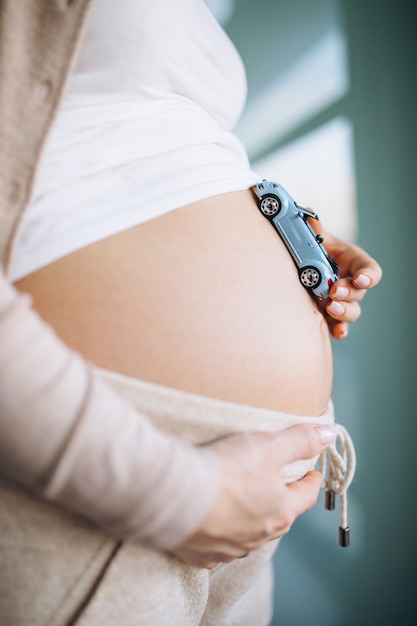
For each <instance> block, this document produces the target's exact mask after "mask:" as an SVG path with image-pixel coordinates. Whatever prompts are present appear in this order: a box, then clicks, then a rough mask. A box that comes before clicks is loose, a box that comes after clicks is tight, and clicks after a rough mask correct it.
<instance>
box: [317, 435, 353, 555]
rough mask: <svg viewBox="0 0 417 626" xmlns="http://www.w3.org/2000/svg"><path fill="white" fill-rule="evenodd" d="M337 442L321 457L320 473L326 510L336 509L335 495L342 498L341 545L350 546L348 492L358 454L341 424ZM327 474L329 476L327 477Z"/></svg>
mask: <svg viewBox="0 0 417 626" xmlns="http://www.w3.org/2000/svg"><path fill="white" fill-rule="evenodd" d="M335 427H336V441H335V442H334V443H332V444H330V445H329V446H328V447H327V448H326V450H324V451H323V452H322V453H321V456H320V472H321V473H322V475H323V487H324V488H325V489H326V504H325V506H326V509H328V510H333V509H334V508H335V495H336V494H337V495H339V497H340V526H339V545H341V546H343V547H347V546H348V545H349V526H348V520H347V490H348V488H349V485H350V484H351V482H352V480H353V476H354V474H355V469H356V454H355V448H354V445H353V442H352V439H351V437H350V435H349V433H348V431H347V430H346V428H344V427H343V426H342V425H341V424H335ZM326 474H327V475H326Z"/></svg>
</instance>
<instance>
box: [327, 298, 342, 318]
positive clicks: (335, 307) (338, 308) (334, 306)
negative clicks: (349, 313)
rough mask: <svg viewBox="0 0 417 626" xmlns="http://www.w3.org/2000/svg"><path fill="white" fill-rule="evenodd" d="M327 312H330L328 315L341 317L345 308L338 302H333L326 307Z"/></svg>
mask: <svg viewBox="0 0 417 626" xmlns="http://www.w3.org/2000/svg"><path fill="white" fill-rule="evenodd" d="M327 310H328V311H330V313H333V315H343V313H344V312H345V307H344V306H343V304H340V302H335V301H334V300H333V301H332V303H331V304H329V306H328V307H327Z"/></svg>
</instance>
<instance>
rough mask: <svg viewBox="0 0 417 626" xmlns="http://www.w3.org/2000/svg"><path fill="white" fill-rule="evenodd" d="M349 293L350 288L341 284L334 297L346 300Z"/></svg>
mask: <svg viewBox="0 0 417 626" xmlns="http://www.w3.org/2000/svg"><path fill="white" fill-rule="evenodd" d="M348 295H349V289H348V288H347V287H342V286H341V285H339V286H338V287H337V288H336V291H335V292H334V295H333V298H339V300H344V299H345V298H347V297H348Z"/></svg>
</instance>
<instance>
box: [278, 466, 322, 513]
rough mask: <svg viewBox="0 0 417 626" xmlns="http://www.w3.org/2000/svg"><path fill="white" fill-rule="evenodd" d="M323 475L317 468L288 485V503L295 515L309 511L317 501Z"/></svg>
mask: <svg viewBox="0 0 417 626" xmlns="http://www.w3.org/2000/svg"><path fill="white" fill-rule="evenodd" d="M322 480H323V477H322V475H321V473H320V472H318V471H317V470H312V471H311V472H308V473H307V474H306V475H305V476H303V478H301V479H300V480H297V481H296V482H294V483H290V484H288V485H287V495H288V497H289V498H290V499H289V501H288V503H289V506H290V507H291V510H292V511H293V512H294V515H295V517H298V516H299V515H302V514H303V513H305V512H306V511H309V510H310V509H311V508H312V507H313V506H314V505H315V504H316V502H317V498H318V497H319V494H320V490H321V487H322Z"/></svg>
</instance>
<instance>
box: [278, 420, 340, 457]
mask: <svg viewBox="0 0 417 626" xmlns="http://www.w3.org/2000/svg"><path fill="white" fill-rule="evenodd" d="M335 439H336V430H335V428H334V426H330V425H328V426H327V425H321V426H317V425H316V426H314V425H312V424H299V425H297V426H291V427H290V428H286V429H284V430H282V431H280V432H279V433H277V434H276V435H274V437H273V438H272V444H273V451H272V452H273V454H274V455H276V457H275V458H278V459H279V461H280V465H286V464H287V463H291V462H293V461H299V460H301V459H311V458H312V457H314V456H316V455H317V454H320V452H321V451H322V450H323V449H324V448H325V447H326V446H327V445H328V444H329V443H331V442H333V441H334V440H335Z"/></svg>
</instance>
